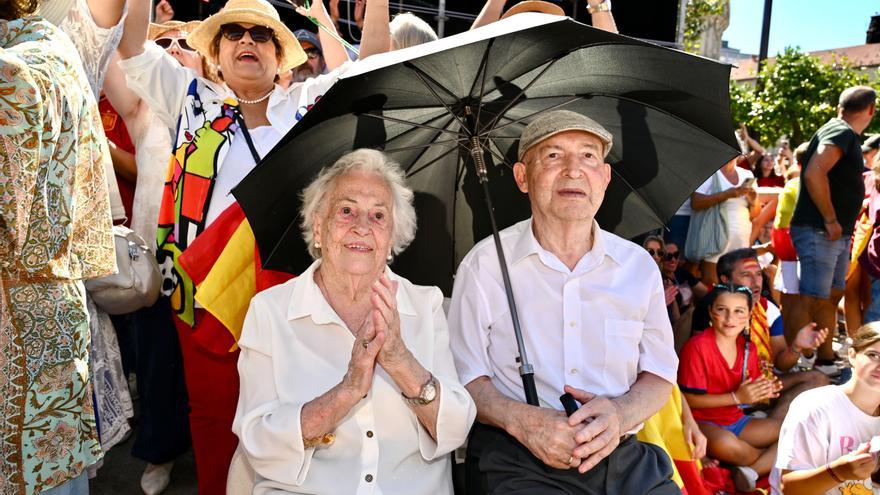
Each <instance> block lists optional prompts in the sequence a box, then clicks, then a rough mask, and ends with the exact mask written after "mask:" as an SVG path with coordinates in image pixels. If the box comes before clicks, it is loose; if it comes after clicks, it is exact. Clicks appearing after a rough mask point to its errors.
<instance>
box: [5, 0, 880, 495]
mask: <svg viewBox="0 0 880 495" xmlns="http://www.w3.org/2000/svg"><path fill="white" fill-rule="evenodd" d="M506 3H507V2H506V1H504V0H488V1H487V2H486V4H485V6H484V8H483V10H482V11H481V13H480V15H479V16H478V17H477V19H476V21H475V22H474V25H473V29H480V28H481V27H482V26H485V25H487V24H491V23H492V22H495V21H497V20H499V19H500V18H502V17H510V16H513V15H518V14H519V13H522V12H540V13H543V14H551V15H563V11H562V9H561V8H559V7H558V6H555V5H553V4H550V3H546V2H521V3H520V4H517V5H516V6H513V7H512V8H510V9H508V10H507V11H505V10H504V7H505V5H506ZM355 10H356V12H355V19H356V22H357V25H358V27H359V28H360V29H361V32H362V37H361V43H360V45H359V46H358V47H353V46H351V45H349V44H348V43H346V42H345V41H344V40H343V38H342V37H340V36H339V34H338V28H337V25H338V22H339V15H338V14H339V13H338V1H331V2H330V4H329V8H325V6H324V4H323V2H320V1H318V2H314V3H311V4H309V3H308V2H306V4H305V6H298V7H296V11H297V12H298V13H300V14H301V15H303V16H305V17H308V18H310V19H311V20H312V21H313V22H314V23H316V24H318V25H319V29H317V32H313V31H310V30H306V29H301V30H297V31H296V32H293V31H291V30H290V29H288V27H287V26H286V25H285V24H284V23H283V22H282V20H281V17H280V16H279V14H278V11H277V10H276V8H275V7H274V6H273V5H272V3H270V2H268V1H267V0H228V2H227V3H226V4H225V6H224V8H223V9H222V10H220V11H219V12H217V13H216V14H214V15H211V16H209V17H208V18H207V19H205V20H203V21H190V22H181V21H178V20H174V12H173V9H172V8H171V6H170V5H169V4H168V2H167V1H166V0H160V1H159V2H158V3H157V4H156V5H155V6H154V5H153V4H152V2H151V1H150V0H42V3H41V1H40V0H0V74H3V75H4V76H3V78H2V80H0V410H2V415H0V452H2V453H3V456H2V458H0V494H25V493H26V494H32V493H33V494H37V493H42V494H49V495H83V494H87V493H88V492H89V478H95V477H97V478H98V480H100V477H101V476H102V472H101V464H102V458H103V456H104V455H105V453H106V452H107V451H108V450H110V449H112V448H114V446H116V447H115V448H117V449H118V448H120V447H118V446H117V445H118V444H119V443H121V442H123V441H124V440H125V439H126V438H127V436H128V435H129V434H133V435H134V436H135V441H134V445H133V448H132V452H131V455H133V456H134V457H136V458H138V459H141V460H143V461H145V462H146V469H145V470H144V472H143V474H142V476H141V478H140V480H139V485H140V488H141V490H142V491H143V492H144V493H146V494H148V495H154V494H158V493H161V492H162V491H163V490H165V489H166V488H167V486H168V485H169V482H170V479H171V473H172V470H173V468H174V462H175V460H176V459H177V458H178V457H179V456H181V455H182V454H183V453H185V452H187V451H188V450H189V449H190V448H191V449H192V450H193V452H194V454H195V462H196V471H197V479H198V491H199V493H202V494H210V495H214V494H222V493H230V494H240V493H241V494H244V493H254V494H282V493H374V492H378V493H390V494H411V493H424V494H437V493H449V494H451V493H467V494H480V493H505V494H506V493H571V494H574V493H589V494H600V493H610V494H643V493H644V494H658V495H659V494H666V493H669V494H673V493H687V494H691V495H703V494H718V493H729V494H731V495H733V494H735V493H752V492H754V491H756V490H763V492H764V493H767V492H768V491H769V492H771V493H774V494H775V493H786V494H822V493H828V494H831V493H835V494H836V493H849V494H854V495H855V494H860V493H872V492H873V491H874V490H876V489H875V488H874V485H873V484H872V477H873V475H874V473H875V471H877V468H878V457H877V455H878V454H877V452H880V439H878V438H875V437H876V436H877V435H880V322H878V321H880V230H878V229H875V226H876V225H878V222H880V217H878V215H880V155H878V153H877V151H878V148H880V136H873V137H867V138H865V139H863V137H862V134H863V132H864V131H865V129H866V128H867V127H868V126H869V124H870V123H871V121H872V118H873V116H874V112H875V106H876V93H875V91H874V90H873V89H871V88H870V87H866V86H857V87H852V88H849V89H847V90H846V91H844V92H843V93H842V94H841V95H840V97H839V100H838V106H837V115H836V117H834V118H832V119H830V120H829V121H828V123H826V124H825V125H824V126H822V127H821V128H820V129H815V130H813V131H814V134H813V136H812V138H811V139H810V141H808V142H805V143H799V144H798V146H796V147H795V148H794V149H793V150H792V149H791V146H792V144H793V143H789V142H788V141H787V140H784V139H783V140H781V141H780V142H779V143H778V146H777V147H769V146H768V147H766V148H765V147H764V146H762V145H761V143H760V142H759V140H757V139H755V138H754V137H753V136H751V135H750V134H749V130H748V129H747V128H746V127H745V126H742V127H741V128H740V129H739V130H738V131H737V138H738V141H739V143H740V145H741V150H740V151H741V153H740V154H739V155H738V156H736V157H735V158H733V159H731V160H730V161H728V162H727V163H725V164H718V165H719V167H720V168H719V169H718V171H717V172H716V173H714V174H713V175H712V176H711V177H709V178H708V179H707V180H706V181H705V182H704V183H703V184H702V185H701V186H700V187H698V188H697V189H696V190H695V191H693V193H692V195H691V196H690V198H689V199H688V200H687V201H686V202H685V203H684V204H683V205H681V207H680V209H679V210H678V212H677V213H676V214H675V216H673V217H672V218H671V219H669V222H668V224H667V226H666V227H665V228H663V229H660V230H658V231H656V232H651V233H647V235H645V236H642V237H641V238H640V239H639V241H640V242H641V246H640V245H639V244H637V243H634V242H631V241H629V240H625V239H622V238H621V237H619V236H617V235H615V234H613V233H611V232H608V231H606V230H603V228H602V226H600V225H599V224H598V223H597V221H596V220H595V217H596V214H597V212H598V211H599V208H600V207H601V205H602V204H603V201H605V191H606V188H607V187H608V185H609V183H610V181H611V177H612V173H613V172H612V169H613V165H612V164H609V163H607V159H608V155H609V153H610V152H611V150H612V149H613V147H614V146H615V142H614V141H615V138H614V136H613V135H612V133H611V132H609V130H608V129H607V128H606V126H603V124H602V123H600V122H598V121H597V120H594V117H595V116H590V115H583V114H580V113H575V112H572V111H569V110H564V109H554V110H551V111H546V112H543V113H541V114H539V115H536V116H535V117H534V118H532V119H531V120H530V121H529V122H528V125H526V126H525V128H524V130H523V131H522V134H521V136H520V137H519V142H518V147H517V149H516V163H515V164H514V165H513V170H512V178H510V177H508V178H507V179H509V180H513V181H515V184H516V186H517V187H518V189H519V190H520V191H521V192H522V193H523V194H525V195H527V198H528V202H529V205H530V208H531V216H530V217H529V218H527V219H525V220H522V221H520V222H519V223H516V224H514V225H512V226H510V227H508V228H505V229H503V230H502V231H501V232H500V233H499V237H498V238H497V239H495V240H493V239H491V238H490V239H485V240H483V241H481V242H478V243H477V244H476V245H475V246H473V248H472V249H471V250H470V252H469V253H468V254H467V255H466V256H465V257H464V259H463V260H462V261H461V263H460V264H459V266H458V267H457V268H456V276H455V281H454V287H453V289H452V293H451V299H450V298H444V294H443V293H442V292H441V291H440V289H438V288H436V287H426V286H420V285H416V284H414V283H412V282H411V281H409V280H407V279H406V278H405V277H402V276H400V275H399V274H396V273H394V271H392V267H393V266H394V265H393V260H394V258H395V257H396V256H397V255H399V254H400V253H402V252H403V251H404V250H405V249H406V248H407V246H408V245H409V244H410V243H411V242H412V241H413V239H414V238H415V234H416V229H417V226H418V227H420V228H431V227H430V226H425V225H421V226H419V225H418V223H417V218H416V217H417V215H416V209H415V207H414V192H413V190H412V189H411V188H410V186H409V185H408V184H407V179H406V174H405V172H404V171H403V169H402V168H401V166H400V165H399V164H397V163H395V162H394V161H393V160H392V159H391V158H390V157H389V156H388V155H386V154H385V153H383V152H381V151H378V150H373V149H354V150H346V153H344V155H343V156H342V157H341V158H339V159H338V160H336V161H335V162H334V163H328V164H327V166H326V167H325V168H324V169H323V170H322V171H321V172H320V173H319V174H318V175H317V176H316V177H314V178H313V180H312V182H311V184H310V185H309V186H308V187H306V188H305V189H304V190H303V191H300V192H298V193H299V194H300V196H301V200H302V201H301V205H302V207H301V211H300V212H299V218H300V220H301V224H300V229H301V235H302V239H303V240H304V242H305V245H306V246H307V250H308V254H309V255H310V256H311V258H312V260H313V262H312V264H311V265H310V266H309V267H308V268H307V269H306V270H305V271H303V272H302V273H299V274H296V277H293V274H286V273H279V272H274V271H272V270H263V269H262V267H261V258H260V256H259V253H258V252H257V251H256V249H254V250H253V251H247V252H246V253H244V255H243V256H244V258H245V260H244V265H247V268H240V272H239V274H238V275H237V277H236V278H232V279H223V282H222V284H221V285H222V286H223V287H222V290H220V291H219V293H218V292H217V291H215V290H211V291H210V294H209V290H208V289H206V288H205V285H203V282H204V280H205V278H206V274H208V275H207V276H208V277H210V272H211V270H212V269H213V268H214V267H215V266H219V265H222V264H223V263H228V261H226V260H228V258H224V254H222V253H223V248H224V245H223V244H224V243H223V242H221V239H226V240H228V238H229V236H225V237H224V235H221V234H222V233H223V232H226V231H230V232H231V231H235V232H238V230H237V229H238V226H239V225H240V222H241V220H242V218H243V213H242V211H241V208H240V207H239V206H238V205H237V203H236V200H235V197H234V196H233V195H232V194H231V191H232V189H233V188H234V187H235V186H236V185H237V184H238V183H239V182H240V181H241V180H242V179H243V178H244V177H245V176H247V175H248V174H249V173H250V172H251V171H252V170H253V169H254V168H255V167H257V166H258V164H259V163H260V161H261V159H262V157H265V156H266V155H267V154H268V153H269V152H270V150H272V149H273V148H274V147H275V145H276V144H278V143H279V142H280V141H281V139H282V138H283V137H284V136H285V135H286V134H287V133H288V131H290V130H291V129H292V128H294V126H296V125H297V122H299V121H300V120H301V119H302V118H303V117H304V116H305V114H306V113H307V112H308V111H309V110H310V109H311V108H312V107H313V106H315V105H316V104H318V102H319V100H321V98H322V96H323V95H324V94H325V93H327V91H328V90H329V89H330V88H331V87H332V86H333V85H334V83H335V82H336V81H337V80H338V79H339V78H340V77H341V76H343V75H344V74H345V73H346V72H347V71H349V70H351V68H352V67H356V66H357V65H356V64H358V63H359V62H358V60H360V59H364V58H367V57H370V56H374V55H378V54H381V53H383V52H388V51H393V50H397V49H403V48H408V47H412V46H417V45H420V44H423V43H431V42H432V41H435V40H437V34H436V33H434V31H433V30H432V28H431V27H430V25H428V24H427V23H425V22H424V21H422V20H421V19H419V18H418V17H416V16H414V15H412V14H400V15H397V16H395V17H394V19H393V20H392V19H391V18H390V15H389V5H388V1H387V0H369V1H358V2H356V8H355ZM588 10H589V12H590V14H591V16H592V21H593V25H594V26H595V27H597V28H600V29H604V30H607V31H611V32H616V31H617V28H616V25H615V22H614V18H613V15H612V14H611V8H610V1H608V0H589V2H588ZM151 17H152V21H153V22H151ZM302 152H303V153H307V152H308V150H303V151H302ZM292 166H295V163H294V164H292ZM120 232H121V234H120ZM218 232H220V233H221V234H218ZM130 235H131V236H134V237H129V236H130ZM120 236H122V238H124V239H140V241H139V242H131V241H126V242H125V243H124V244H122V246H123V247H120V241H119V238H120ZM218 244H219V245H218ZM139 245H142V251H141V252H140V258H143V259H146V260H147V261H149V263H147V265H148V266H151V267H152V269H153V270H154V271H155V273H156V278H157V282H156V287H155V288H156V291H157V292H159V293H160V295H159V297H158V300H155V297H154V298H153V299H154V300H155V302H152V300H150V302H149V303H144V304H141V306H143V307H141V308H140V309H138V310H136V311H133V312H132V311H117V310H115V309H114V307H112V306H113V303H108V302H106V300H105V299H102V298H99V297H98V296H97V294H96V293H94V292H93V291H92V289H89V288H87V287H86V285H85V284H84V281H87V280H94V279H100V280H111V278H112V277H116V276H117V275H114V273H115V272H117V271H119V272H122V271H124V270H125V269H128V268H130V267H129V266H128V263H135V261H137V260H138V252H137V248H138V246H139ZM205 246H208V247H209V248H211V249H206V248H205ZM502 250H503V252H504V253H505V257H506V263H507V265H505V266H507V270H502V269H501V267H502V264H503V260H502V263H499V256H500V255H499V252H501V251H502ZM207 253H214V254H213V255H211V256H209V255H208V254H207ZM217 253H221V254H217ZM239 254H241V253H239ZM153 261H155V262H154V263H153ZM508 278H509V282H510V284H511V285H512V286H513V287H514V292H515V295H516V302H517V310H516V313H517V315H513V316H514V318H512V317H511V316H512V315H511V311H512V310H511V306H510V305H509V298H510V295H509V294H508V293H507V292H506V291H505V284H506V281H507V279H508ZM112 280H117V279H112ZM107 283H110V282H107ZM117 283H118V282H117ZM89 287H93V286H92V285H89ZM125 289H126V290H130V287H126V288H125ZM223 291H232V292H237V293H238V294H242V293H245V294H248V295H250V294H251V293H254V294H255V295H253V297H252V298H251V299H250V304H249V306H248V307H247V308H246V310H244V309H243V310H242V311H241V312H240V313H241V314H238V315H235V317H234V318H231V319H230V318H228V317H227V316H228V315H227V314H226V313H223V314H218V313H217V312H215V311H213V309H212V308H213V307H214V306H215V305H216V304H217V301H220V304H222V303H223V301H224V299H223V297H222V294H223ZM128 294H129V295H130V293H128ZM841 301H843V306H844V311H842V313H843V314H844V316H843V317H842V318H843V320H845V323H844V324H840V323H839V322H838V314H839V311H838V307H839V306H840V305H841ZM517 316H518V318H517ZM517 320H518V322H519V324H521V326H522V328H523V329H524V331H523V332H522V336H521V337H522V340H523V342H522V344H524V347H525V348H526V349H528V351H529V355H528V357H529V361H530V362H531V363H532V365H533V366H534V370H535V374H534V381H535V383H534V389H535V390H534V393H535V395H536V396H537V402H538V405H531V404H529V395H530V393H529V392H527V391H526V389H525V386H524V383H523V380H522V378H521V371H522V370H521V369H520V366H519V361H518V359H517V356H518V355H519V350H518V335H517V329H516V327H517V325H518V324H517V323H515V321H517ZM841 330H843V332H842V333H841ZM135 394H136V400H133V398H132V397H133V395H135ZM563 394H566V397H568V398H569V399H573V401H568V402H567V400H560V396H561V395H563ZM572 402H573V405H572ZM135 405H136V407H137V410H138V415H137V418H136V420H134V419H133V416H134V409H135ZM566 405H568V406H569V407H566ZM132 425H134V429H135V431H133V432H132V431H131V429H132ZM460 461H463V462H460Z"/></svg>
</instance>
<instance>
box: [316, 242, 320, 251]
mask: <svg viewBox="0 0 880 495" xmlns="http://www.w3.org/2000/svg"><path fill="white" fill-rule="evenodd" d="M315 249H321V243H320V242H318V241H315Z"/></svg>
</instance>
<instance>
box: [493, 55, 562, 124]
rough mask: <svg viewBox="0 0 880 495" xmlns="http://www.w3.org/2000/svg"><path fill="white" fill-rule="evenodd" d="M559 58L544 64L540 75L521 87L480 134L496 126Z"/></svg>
mask: <svg viewBox="0 0 880 495" xmlns="http://www.w3.org/2000/svg"><path fill="white" fill-rule="evenodd" d="M558 60H559V59H558V58H554V59H553V60H551V61H550V62H549V63H548V64H547V65H546V66H544V68H543V69H541V72H539V73H538V75H536V76H535V78H534V79H532V80H531V81H529V83H528V84H526V85H525V87H523V89H521V90H520V91H519V94H517V95H516V96H514V97H513V98H512V99H511V100H510V103H508V104H507V106H505V107H504V109H503V110H501V111H500V112H498V114H497V116H496V117H495V119H494V120H492V122H490V123H489V124H487V125H486V127H484V128H482V129H480V131H479V134H483V133H484V131H485V130H486V129H487V128H492V127H495V125H496V124H498V121H499V120H501V117H502V116H503V115H504V114H505V113H507V111H508V110H510V109H511V108H512V107H513V105H514V104H516V103H517V102H518V101H519V100H520V99H521V98H522V96H523V95H524V94H526V91H528V90H529V88H531V87H532V85H533V84H535V82H537V81H538V79H540V78H541V76H543V75H544V74H545V73H546V72H547V71H548V70H550V67H553V65H554V64H556V62H557V61H558Z"/></svg>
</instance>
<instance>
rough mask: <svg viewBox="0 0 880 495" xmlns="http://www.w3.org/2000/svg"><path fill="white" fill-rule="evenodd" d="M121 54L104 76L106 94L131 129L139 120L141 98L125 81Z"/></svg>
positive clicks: (115, 57)
mask: <svg viewBox="0 0 880 495" xmlns="http://www.w3.org/2000/svg"><path fill="white" fill-rule="evenodd" d="M118 62H119V56H118V55H116V56H114V57H113V59H112V60H111V61H110V66H109V67H108V68H107V76H106V77H105V78H104V88H103V89H104V94H105V95H106V96H107V99H108V100H110V104H111V105H113V108H114V109H115V110H116V113H118V114H119V116H120V117H122V120H124V121H125V125H126V127H128V128H129V131H131V130H132V124H133V123H134V122H135V121H136V120H137V119H136V117H137V114H138V108H139V106H140V103H141V98H140V97H139V96H138V95H136V94H135V93H134V91H132V90H130V89H129V88H128V85H127V84H126V83H125V74H123V73H122V69H120V68H119V63H118Z"/></svg>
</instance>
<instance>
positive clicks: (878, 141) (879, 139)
mask: <svg viewBox="0 0 880 495" xmlns="http://www.w3.org/2000/svg"><path fill="white" fill-rule="evenodd" d="M878 148H880V134H874V135H873V136H870V137H869V138H868V139H865V142H864V143H863V144H862V153H867V152H869V151H871V150H876V149H878Z"/></svg>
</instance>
